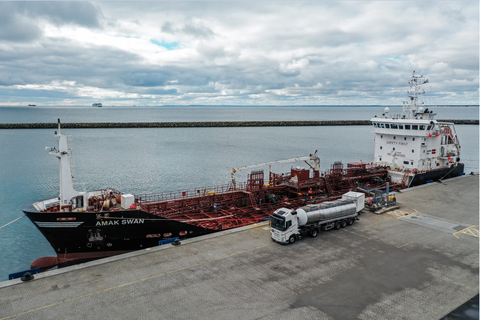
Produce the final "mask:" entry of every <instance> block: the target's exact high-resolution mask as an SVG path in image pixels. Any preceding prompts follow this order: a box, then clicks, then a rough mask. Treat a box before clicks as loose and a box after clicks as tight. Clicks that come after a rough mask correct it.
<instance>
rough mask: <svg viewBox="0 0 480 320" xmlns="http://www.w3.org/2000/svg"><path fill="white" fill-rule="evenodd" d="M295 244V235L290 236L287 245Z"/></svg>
mask: <svg viewBox="0 0 480 320" xmlns="http://www.w3.org/2000/svg"><path fill="white" fill-rule="evenodd" d="M294 242H295V235H291V236H290V238H288V243H290V244H292V243H294Z"/></svg>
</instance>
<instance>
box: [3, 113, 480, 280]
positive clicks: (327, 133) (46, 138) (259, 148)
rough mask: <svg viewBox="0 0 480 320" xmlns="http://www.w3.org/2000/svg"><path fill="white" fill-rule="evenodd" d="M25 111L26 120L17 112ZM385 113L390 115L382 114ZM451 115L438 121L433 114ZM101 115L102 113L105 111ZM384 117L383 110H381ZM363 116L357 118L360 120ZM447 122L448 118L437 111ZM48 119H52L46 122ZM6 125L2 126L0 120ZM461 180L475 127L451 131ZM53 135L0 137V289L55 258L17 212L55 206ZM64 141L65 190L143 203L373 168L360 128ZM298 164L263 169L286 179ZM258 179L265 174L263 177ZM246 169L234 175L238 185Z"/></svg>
mask: <svg viewBox="0 0 480 320" xmlns="http://www.w3.org/2000/svg"><path fill="white" fill-rule="evenodd" d="M325 108H326V109H322V108H321V107H248V108H241V107H223V108H222V107H188V108H187V107H182V108H173V107H169V108H116V107H115V108H105V107H103V108H41V107H40V108H38V107H37V108H19V109H16V108H0V123H7V122H8V123H24V122H51V123H55V122H56V120H57V118H61V120H62V122H109V121H110V122H135V121H137V122H140V121H236V120H245V121H263V120H265V121H273V120H349V119H352V120H355V119H361V120H366V119H369V118H370V117H371V116H372V113H373V115H375V114H377V115H381V113H382V112H383V108H378V107H336V108H335V107H325ZM21 109H23V110H24V109H28V110H30V112H25V111H22V112H19V110H21ZM391 109H392V108H391ZM449 109H452V111H456V112H452V113H451V114H450V115H448V116H444V112H443V110H449ZM105 110H107V111H105ZM435 111H437V112H438V113H439V116H437V118H439V119H446V118H450V119H478V108H458V107H457V108H438V110H435ZM391 112H392V111H391ZM365 113H367V114H365ZM447 114H448V112H447ZM353 116H355V118H354V117H353ZM52 118H53V119H52ZM5 119H6V120H5ZM456 129H457V133H458V136H459V139H460V142H461V144H462V156H461V158H462V162H464V163H465V172H466V173H469V172H471V171H474V172H478V170H479V165H478V160H479V157H478V155H479V139H478V132H479V131H478V130H479V128H478V126H477V125H457V126H456ZM54 131H55V130H53V129H29V130H22V129H11V130H0V228H1V229H0V280H6V279H7V278H8V274H9V273H13V272H16V271H21V270H25V269H28V268H29V266H30V264H31V263H32V262H33V261H34V260H35V259H37V258H40V257H44V256H54V255H55V252H54V250H53V249H52V248H51V247H50V244H49V243H48V242H47V240H46V239H45V238H44V237H43V235H42V234H41V233H40V232H39V231H38V230H37V229H36V227H35V226H34V225H33V223H32V222H31V221H30V220H29V219H28V218H22V219H21V220H18V221H16V222H14V223H12V224H10V225H7V226H4V225H5V224H7V223H9V222H10V221H13V220H14V219H16V218H19V217H22V216H23V212H22V211H21V208H22V207H23V206H25V205H28V204H31V203H33V202H35V201H39V200H45V199H49V198H54V197H57V196H58V194H59V186H58V159H56V157H55V156H52V155H49V154H48V151H46V150H45V147H54V146H57V145H58V139H57V138H55V137H54ZM62 132H64V133H65V134H67V135H69V136H71V137H72V144H71V147H72V148H73V165H74V170H73V175H74V177H75V178H74V185H75V188H76V189H77V190H79V191H83V190H96V189H103V188H106V187H113V188H115V189H117V190H119V191H121V192H124V193H132V194H144V193H155V192H163V191H173V190H179V189H191V188H198V187H202V186H205V187H206V186H212V185H217V184H226V183H228V182H229V181H231V172H232V169H233V168H238V167H242V166H245V165H250V164H257V163H263V162H268V161H273V160H282V159H288V158H294V157H298V156H308V155H309V154H311V153H314V152H315V151H316V150H318V155H319V156H320V159H321V170H322V171H323V170H326V169H329V168H330V165H331V164H332V163H333V162H335V161H342V162H343V163H344V164H345V165H346V164H347V163H348V162H357V161H364V162H371V161H373V148H374V141H373V129H372V128H371V127H370V126H341V127H340V126H339V127H329V126H324V127H320V126H319V127H254V128H249V127H238V128H141V129H135V128H128V129H63V130H62ZM292 166H302V167H304V166H305V165H302V164H301V163H287V164H282V165H276V166H273V167H272V171H274V172H277V173H281V172H288V171H289V170H290V168H291V167H292ZM264 169H265V172H267V171H268V167H266V168H264ZM248 173H249V170H244V171H240V172H238V173H237V174H236V177H235V178H236V180H237V181H245V179H246V175H247V174H248Z"/></svg>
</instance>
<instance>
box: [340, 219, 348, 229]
mask: <svg viewBox="0 0 480 320" xmlns="http://www.w3.org/2000/svg"><path fill="white" fill-rule="evenodd" d="M341 224H342V228H345V227H346V226H347V220H342V222H341Z"/></svg>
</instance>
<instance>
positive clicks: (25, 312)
mask: <svg viewBox="0 0 480 320" xmlns="http://www.w3.org/2000/svg"><path fill="white" fill-rule="evenodd" d="M272 244H274V242H272V243H269V244H265V245H262V246H258V247H255V248H250V249H247V250H243V251H240V252H235V253H232V254H229V255H226V256H223V257H220V258H215V259H211V260H207V261H203V262H199V263H196V264H192V265H190V266H186V267H183V268H178V269H175V270H170V271H166V272H163V273H159V274H156V275H153V276H150V277H147V278H143V279H139V280H135V281H132V282H127V283H123V284H119V285H118V286H115V287H110V288H106V289H103V290H99V291H95V292H91V293H87V294H84V295H83V296H78V297H74V298H70V299H66V300H63V301H59V302H55V303H52V304H49V305H46V306H42V307H38V308H35V309H32V310H27V311H24V312H20V313H17V314H13V315H11V316H7V317H4V318H1V319H0V320H5V319H10V318H14V317H18V316H21V315H24V314H28V313H32V312H35V311H39V310H43V309H46V308H50V307H53V306H58V305H61V304H63V303H65V302H70V301H74V300H78V299H81V298H85V297H89V296H92V295H95V294H99V293H103V292H107V291H110V290H114V289H118V288H121V287H125V286H129V285H132V284H135V283H140V282H143V281H146V280H150V279H153V278H157V277H160V276H164V275H167V274H171V273H174V272H178V271H182V270H187V269H190V268H193V267H198V266H201V265H204V264H207V263H210V262H214V261H218V260H222V259H225V258H230V257H233V256H236V255H238V254H242V253H245V252H249V251H253V250H257V249H261V248H265V247H268V246H271V245H272Z"/></svg>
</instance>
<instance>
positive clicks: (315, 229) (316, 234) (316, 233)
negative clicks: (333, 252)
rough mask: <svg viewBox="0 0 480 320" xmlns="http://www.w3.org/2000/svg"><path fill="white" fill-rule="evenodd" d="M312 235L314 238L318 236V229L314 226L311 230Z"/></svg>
mask: <svg viewBox="0 0 480 320" xmlns="http://www.w3.org/2000/svg"><path fill="white" fill-rule="evenodd" d="M310 235H311V236H312V238H315V237H316V236H318V229H317V228H313V229H312V231H310Z"/></svg>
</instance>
